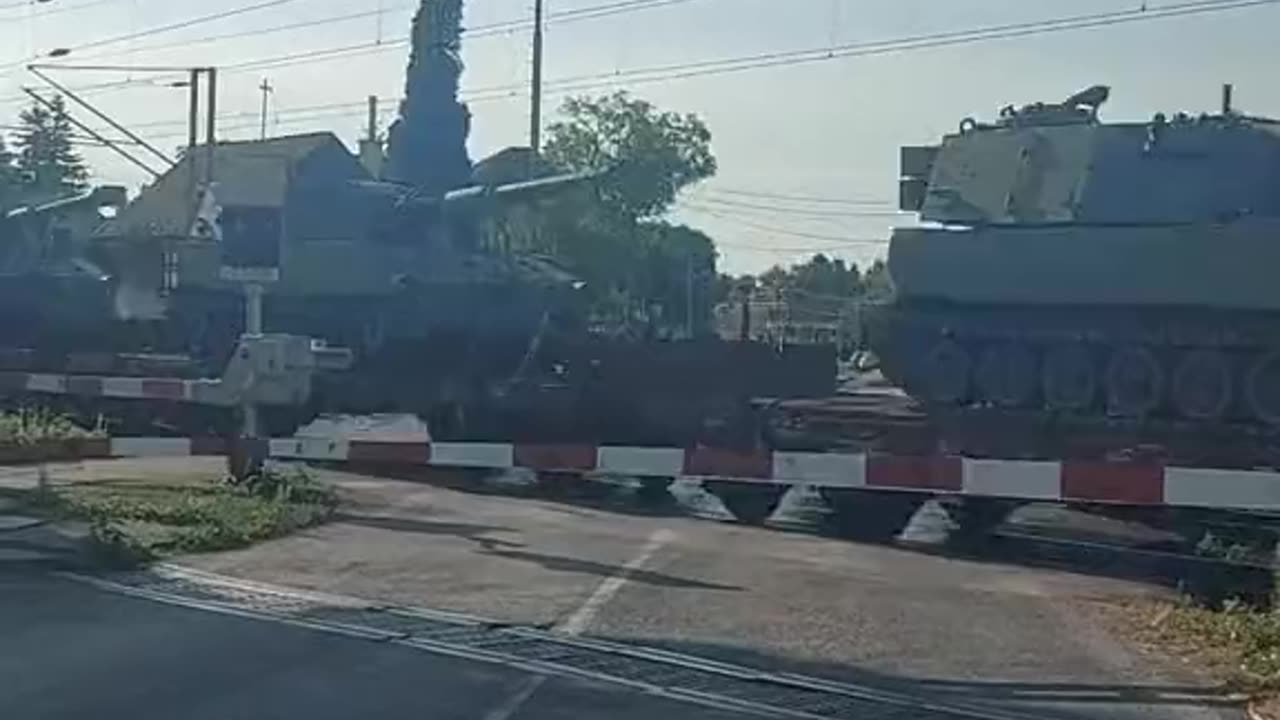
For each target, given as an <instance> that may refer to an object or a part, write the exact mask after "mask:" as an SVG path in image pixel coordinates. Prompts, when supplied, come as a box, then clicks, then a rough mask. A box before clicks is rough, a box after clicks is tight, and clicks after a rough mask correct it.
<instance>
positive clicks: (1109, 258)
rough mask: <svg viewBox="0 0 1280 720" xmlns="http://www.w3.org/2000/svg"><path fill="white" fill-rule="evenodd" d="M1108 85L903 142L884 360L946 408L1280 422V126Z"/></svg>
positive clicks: (881, 348) (883, 314) (912, 388)
mask: <svg viewBox="0 0 1280 720" xmlns="http://www.w3.org/2000/svg"><path fill="white" fill-rule="evenodd" d="M1108 95H1109V90H1108V88H1106V87H1103V86H1097V87H1094V88H1090V89H1088V90H1086V91H1084V92H1081V93H1078V94H1076V95H1073V96H1072V97H1070V98H1068V99H1067V100H1066V101H1064V102H1061V103H1048V104H1046V103H1037V104H1033V105H1027V106H1024V107H1021V108H1014V107H1012V106H1010V107H1007V108H1005V109H1004V110H1003V111H1002V112H1001V113H1000V116H999V118H998V119H997V120H995V121H994V122H989V123H988V122H981V121H977V120H974V119H971V118H970V119H965V120H964V121H963V122H962V123H961V124H960V126H959V128H958V131H957V132H955V133H954V134H951V135H948V136H946V137H945V138H943V140H942V142H941V143H940V144H939V145H935V146H929V147H908V148H904V149H903V151H902V178H903V179H902V182H901V206H902V208H903V209H904V210H908V211H915V212H918V213H919V218H920V221H921V222H920V223H919V224H918V225H917V226H914V227H904V228H901V229H898V230H896V231H895V232H894V234H893V237H892V242H891V245H890V250H889V261H888V264H889V271H890V275H891V277H892V280H893V284H894V287H895V298H894V299H893V300H892V302H890V303H888V304H886V305H883V306H880V307H878V308H876V309H875V311H874V312H872V313H871V314H870V315H871V316H870V318H869V326H870V327H869V329H870V332H871V335H872V337H871V343H872V345H873V348H874V350H875V351H876V354H877V355H878V356H879V358H880V360H881V363H882V368H883V372H884V373H885V375H886V376H887V377H888V378H889V379H890V380H891V381H892V382H894V383H895V384H897V385H899V386H901V387H903V388H905V389H906V390H907V392H908V393H910V394H911V395H913V396H915V397H917V398H919V399H920V400H922V401H925V402H927V403H929V404H932V405H934V406H951V407H955V406H988V407H998V408H1023V409H1032V410H1037V411H1051V412H1054V413H1060V414H1066V415H1071V416H1082V415H1083V416H1099V417H1121V418H1138V419H1145V418H1156V417H1163V418H1174V419H1178V420H1186V421H1193V422H1195V423H1220V422H1228V421H1241V422H1249V423H1258V424H1261V425H1263V426H1275V425H1280V285H1278V284H1277V282H1276V276H1275V272H1276V270H1275V269H1276V268H1277V267H1280V123H1277V122H1276V121H1273V120H1269V119H1264V118H1258V117H1251V116H1248V115H1245V114H1242V113H1240V112H1237V111H1235V110H1233V109H1232V108H1231V107H1230V101H1229V92H1228V93H1227V96H1226V98H1224V103H1223V109H1222V111H1221V112H1219V113H1216V114H1202V115H1195V116H1192V115H1189V114H1184V113H1179V114H1176V115H1173V116H1172V117H1169V116H1165V115H1163V114H1157V115H1155V116H1154V117H1153V118H1152V119H1151V120H1149V121H1146V122H1123V123H1112V122H1104V121H1103V120H1101V119H1100V117H1099V108H1100V106H1101V105H1102V104H1103V103H1104V102H1105V101H1106V99H1107V97H1108Z"/></svg>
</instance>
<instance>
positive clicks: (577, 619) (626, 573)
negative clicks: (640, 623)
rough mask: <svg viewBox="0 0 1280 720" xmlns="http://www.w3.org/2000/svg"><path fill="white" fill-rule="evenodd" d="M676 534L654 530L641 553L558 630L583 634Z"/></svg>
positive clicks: (571, 633)
mask: <svg viewBox="0 0 1280 720" xmlns="http://www.w3.org/2000/svg"><path fill="white" fill-rule="evenodd" d="M675 536H676V535H675V533H673V532H671V531H670V530H666V529H663V530H656V531H654V533H653V534H652V535H650V536H649V542H647V543H645V545H644V547H643V548H642V549H641V550H640V554H639V555H636V556H635V557H633V558H631V561H630V562H628V563H627V564H626V565H623V566H622V569H621V570H619V571H618V572H616V573H614V574H613V575H612V576H610V577H609V578H607V579H606V580H605V581H604V582H602V583H600V585H599V586H598V587H596V589H595V592H593V593H591V597H588V598H587V600H586V602H584V603H582V605H581V606H579V607H578V609H577V610H575V611H574V612H573V614H572V615H570V616H569V617H568V618H566V619H565V620H564V622H561V623H559V624H558V625H557V626H556V630H558V631H559V632H562V633H565V634H566V635H581V634H582V631H584V630H586V629H587V626H588V625H590V624H591V622H592V621H593V620H595V619H596V615H599V614H600V611H601V610H602V609H603V608H604V606H605V604H606V603H608V602H609V601H610V600H612V599H613V596H614V595H617V594H618V591H619V590H621V589H622V588H623V586H625V585H626V584H627V581H628V580H630V579H631V574H632V573H634V572H635V571H637V570H639V569H640V568H641V567H644V564H645V563H647V562H649V561H650V560H652V559H653V556H654V555H655V554H657V552H658V550H660V549H662V546H663V545H666V544H667V543H670V542H671V541H672V540H674V539H675Z"/></svg>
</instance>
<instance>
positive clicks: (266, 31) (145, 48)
mask: <svg viewBox="0 0 1280 720" xmlns="http://www.w3.org/2000/svg"><path fill="white" fill-rule="evenodd" d="M414 5H416V3H415V4H410V3H401V4H399V5H394V6H392V7H389V8H381V9H377V10H362V11H360V12H355V13H346V14H343V15H330V16H326V17H320V18H315V19H313V20H302V21H299V22H295V23H288V24H285V25H269V26H266V27H258V28H251V29H246V30H237V31H235V32H227V33H222V34H218V35H205V36H202V37H198V38H188V39H183V40H173V41H166V42H163V43H152V44H149V45H141V46H135V47H133V48H130V50H129V53H130V54H135V55H136V54H139V53H146V52H152V51H155V50H168V49H170V48H175V47H188V46H191V45H204V44H206V43H211V42H221V41H223V40H236V39H240V38H246V37H252V36H256V35H270V34H273V33H279V32H289V31H293V30H303V29H307V28H314V27H319V26H321V25H335V24H338V23H343V22H350V21H352V20H361V19H364V18H368V17H374V16H377V15H380V14H383V13H386V12H395V11H398V10H403V9H406V8H410V7H414ZM118 54H119V53H117V52H115V51H112V52H106V53H94V54H90V55H87V56H85V57H86V59H93V58H101V57H111V56H114V55H118Z"/></svg>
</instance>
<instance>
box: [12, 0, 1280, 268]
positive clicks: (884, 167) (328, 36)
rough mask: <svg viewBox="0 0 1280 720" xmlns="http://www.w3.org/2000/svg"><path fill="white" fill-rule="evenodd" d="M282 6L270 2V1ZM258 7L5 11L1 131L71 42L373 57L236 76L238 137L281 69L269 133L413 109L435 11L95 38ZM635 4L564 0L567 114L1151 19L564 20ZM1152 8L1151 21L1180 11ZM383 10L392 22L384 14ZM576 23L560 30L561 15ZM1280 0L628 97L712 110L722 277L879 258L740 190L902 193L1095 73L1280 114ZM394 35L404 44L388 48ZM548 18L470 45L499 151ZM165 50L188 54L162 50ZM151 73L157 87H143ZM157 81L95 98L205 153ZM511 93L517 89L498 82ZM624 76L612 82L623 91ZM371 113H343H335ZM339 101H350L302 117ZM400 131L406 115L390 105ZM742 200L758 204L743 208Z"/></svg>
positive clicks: (240, 19) (155, 57)
mask: <svg viewBox="0 0 1280 720" xmlns="http://www.w3.org/2000/svg"><path fill="white" fill-rule="evenodd" d="M261 1H262V0H256V2H261ZM256 2H255V0H206V1H205V2H200V3H196V2H191V1H190V0H51V2H49V3H45V4H39V5H26V4H24V3H22V2H19V1H18V0H0V62H3V64H4V65H3V68H2V69H0V124H2V123H12V122H13V121H14V119H16V115H17V112H18V110H19V109H20V106H21V104H22V103H21V101H20V100H19V97H20V93H19V92H18V88H19V87H20V85H21V84H23V83H28V84H33V85H34V84H36V81H35V80H34V79H33V78H31V77H29V76H27V75H26V73H25V72H24V71H22V70H21V69H20V66H21V63H22V62H23V61H24V60H26V59H28V58H30V57H32V56H33V55H36V54H39V53H45V52H48V51H49V50H51V49H53V48H57V47H67V48H71V49H73V50H74V51H75V52H73V54H72V56H71V57H69V58H68V59H67V60H66V61H65V62H71V61H72V60H76V61H82V62H90V61H92V62H110V63H134V64H165V65H179V66H189V65H195V64H198V65H219V66H230V65H233V64H235V63H241V62H246V61H253V60H259V59H263V58H275V57H280V56H284V55H289V54H293V53H304V52H307V51H312V50H322V49H326V48H335V47H345V46H361V45H364V46H366V47H364V48H363V49H359V50H357V51H356V52H354V53H353V54H348V55H345V56H340V57H334V58H329V59H327V60H325V61H323V62H310V63H296V64H290V65H285V66H280V67H274V68H263V69H259V68H249V69H242V70H238V71H237V70H230V71H228V72H225V73H224V78H223V92H222V97H221V101H220V102H221V108H220V110H221V112H223V113H229V114H232V115H233V116H232V117H228V118H227V119H225V120H224V121H223V126H224V134H223V137H225V138H247V137H252V136H255V135H256V134H257V132H258V122H257V118H256V114H257V111H258V107H259V102H260V94H259V92H258V90H257V86H258V84H259V83H260V82H261V81H262V79H263V78H264V77H267V78H269V79H270V81H271V83H272V84H273V85H275V87H276V91H275V94H274V96H273V97H272V99H271V112H270V113H269V118H270V122H269V128H270V131H271V132H272V133H275V134H283V133H291V132H302V131H308V130H316V129H326V128H327V129H332V130H334V131H335V132H337V133H338V134H339V135H340V136H342V137H343V139H344V140H347V141H348V142H354V140H355V139H356V138H357V137H358V136H359V134H360V133H361V128H362V125H363V122H364V120H363V117H364V111H363V109H362V108H361V107H359V103H360V102H361V100H362V99H363V98H364V96H366V95H368V94H378V95H381V96H382V97H384V98H395V97H398V96H399V94H400V92H401V86H402V83H403V70H404V64H405V61H406V55H407V48H406V46H405V45H403V44H401V43H398V42H397V41H399V40H401V39H402V38H404V36H405V35H406V34H407V32H408V28H409V19H410V16H411V14H412V12H413V7H414V6H415V5H416V2H415V1H414V0H381V2H380V3H379V2H378V0H361V2H359V3H350V2H342V1H341V0H288V1H287V2H282V4H280V5H278V6H275V7H272V8H268V9H263V10H259V11H256V12H252V13H246V14H242V15H238V16H235V17H231V18H228V19H225V20H221V21H218V22H213V23H204V24H199V25H196V26H193V27H189V28H186V29H182V30H178V31H172V32H165V33H162V34H153V35H149V36H146V37H142V38H138V39H135V40H132V41H121V42H115V43H111V44H105V45H98V46H94V47H88V48H86V47H84V46H85V45H86V44H89V43H94V42H95V41H101V40H102V39H110V38H116V37H119V36H122V35H126V34H130V33H134V32H137V31H144V30H146V29H148V28H154V27H157V26H162V25H167V24H170V23H175V22H180V21H183V20H187V19H190V18H197V17H200V16H204V15H209V14H212V13H216V12H219V11H223V10H230V9H234V8H238V7H243V6H247V5H252V4H256ZM617 2H618V0H547V3H548V12H549V13H550V14H551V21H550V23H549V26H548V33H547V80H548V82H549V83H550V87H551V88H552V90H551V92H550V95H549V98H548V101H549V106H550V107H549V109H548V114H549V116H550V117H549V119H554V107H555V105H556V104H557V103H558V102H559V101H560V100H562V99H563V91H559V90H557V89H556V84H557V82H558V81H561V80H562V79H564V78H574V77H578V76H583V75H599V74H601V73H604V74H608V73H614V72H624V73H625V72H628V71H632V70H635V69H637V68H652V67H658V66H664V65H670V64H679V63H687V62H696V61H702V60H712V59H718V58H724V57H736V56H745V55H753V54H758V53H769V52H777V51H788V50H796V49H807V48H815V47H825V46H829V45H842V44H848V43H859V42H870V41H877V40H886V39H895V38H902V37H907V36H912V35H919V34H925V33H935V32H943V31H949V30H956V29H966V28H977V27H984V26H991V25H1000V24H1007V23H1014V22H1019V21H1034V20H1043V19H1049V18H1058V17H1065V16H1072V15H1081V14H1087V13H1093V12H1105V11H1116V10H1131V9H1136V8H1138V7H1140V6H1141V5H1142V4H1143V3H1142V2H1141V0H1021V1H1018V2H1015V1H1013V0H672V1H671V2H670V3H669V4H667V5H664V6H660V7H652V8H649V9H644V10H636V11H633V12H619V13H616V14H614V15H611V16H607V17H600V18H594V19H582V18H579V19H576V20H574V21H571V22H570V21H565V20H564V19H563V14H564V13H566V12H569V13H572V12H573V11H575V10H581V9H583V8H589V7H595V6H602V5H614V4H616V3H617ZM1168 4H1170V3H1169V1H1168V0H1163V1H1161V0H1152V1H1151V2H1149V3H1147V5H1148V7H1149V10H1154V9H1156V8H1160V7H1164V6H1167V5H1168ZM530 5H531V0H468V3H467V16H466V22H467V25H468V26H469V27H471V28H477V29H480V30H483V29H484V28H486V27H487V26H492V25H493V24H494V23H501V22H504V21H513V20H520V19H522V18H528V17H529V14H530ZM380 7H381V8H383V9H384V12H383V13H382V14H381V15H379V14H378V13H377V12H376V11H377V10H378V9H379V8H380ZM355 13H367V14H366V16H364V17H359V18H354V19H349V20H346V21H342V22H334V23H325V24H318V25H314V26H312V27H308V28H305V29H295V30H290V31H278V32H273V33H269V34H259V35H251V36H247V37H242V38H238V39H223V40H218V41H214V42H201V40H202V39H205V38H208V37H209V36H213V35H225V34H231V33H237V32H244V31H252V30H255V29H264V28H269V27H274V26H280V25H284V24H293V23H299V22H304V21H308V20H323V19H326V18H332V17H335V16H340V15H351V14H355ZM558 14H559V15H561V16H562V18H561V19H557V18H556V16H557V15H558ZM1276 28H1280V3H1277V4H1270V5H1263V6H1260V7H1254V8H1250V9H1240V10H1233V11H1229V12H1221V13H1216V14H1205V15H1199V16H1192V17H1186V18H1179V19H1166V20H1154V21H1148V22H1142V23H1134V24H1124V25H1116V26H1112V27H1108V28H1100V29H1092V30H1082V31H1073V32H1063V33H1057V34H1052V35H1040V36H1034V37H1026V38H1018V39H1004V40H996V41H990V42H984V43H980V44H973V45H963V46H958V47H947V48H933V49H927V50H920V51H913V52H908V53H897V54H886V55H878V56H871V57H859V58H846V59H833V60H828V61H823V62H815V63H807V64H800V65H793V66H787V67H775V68H768V69H758V70H751V71H746V72H740V73H733V74H725V75H712V76H704V77H695V78H686V79H680V80H668V81H665V82H659V83H645V84H634V83H630V82H629V81H627V80H625V79H624V80H619V81H618V82H617V83H616V86H617V87H624V88H630V89H631V90H632V91H633V92H634V93H635V94H637V95H640V96H642V97H645V98H647V99H650V100H652V101H653V102H655V103H656V104H658V105H660V106H662V107H664V108H669V109H672V110H678V111H682V112H696V113H698V114H699V115H701V116H702V117H703V118H705V120H706V121H707V123H708V124H709V125H710V127H711V129H712V132H713V133H714V146H715V150H716V153H717V155H718V157H719V159H720V163H721V172H720V174H719V176H718V177H717V178H716V179H714V180H713V181H711V182H709V183H707V184H706V186H705V187H704V188H700V189H698V190H696V191H695V192H694V193H692V194H690V196H689V197H688V199H687V200H686V202H685V203H684V205H683V207H682V209H681V210H680V211H679V212H678V213H677V218H678V219H679V220H682V221H685V222H689V223H690V224H693V225H696V226H698V227H701V228H703V229H704V230H706V231H708V232H709V233H711V234H712V235H713V237H715V238H716V240H717V241H718V242H719V243H720V245H721V249H722V266H723V267H725V268H726V269H728V270H731V271H734V272H743V271H756V270H761V269H763V268H765V267H768V266H769V265H771V264H773V263H776V262H784V263H785V262H792V261H795V260H797V259H799V258H800V257H802V256H803V255H805V254H806V253H808V252H809V251H811V250H813V249H816V248H824V249H825V248H831V249H832V254H836V255H840V256H843V257H846V258H849V259H851V260H855V261H858V262H860V263H865V262H867V261H868V260H870V259H871V258H873V257H875V256H877V255H878V254H880V253H882V252H883V246H882V245H880V244H877V243H875V242H869V243H866V244H859V243H856V242H853V241H854V240H870V241H877V240H883V239H884V238H885V237H887V234H888V229H889V227H891V226H892V225H893V224H894V223H895V222H897V220H896V219H895V218H893V217H892V216H885V215H875V214H872V215H865V214H862V215H857V216H854V215H850V214H848V213H849V212H850V211H852V210H854V209H853V208H852V206H846V205H836V204H811V203H791V202H784V201H780V200H772V199H759V198H754V199H753V198H751V197H749V196H742V195H736V194H734V193H737V192H739V191H747V192H765V193H775V194H789V195H797V196H803V197H822V198H836V199H844V200H857V201H868V202H872V203H877V202H878V203H881V205H870V206H867V207H865V208H863V209H862V211H856V212H866V211H883V210H886V209H891V207H890V205H891V203H892V202H893V199H894V198H895V196H896V178H897V167H896V165H897V152H898V150H897V149H898V147H899V146H900V145H903V144H917V143H929V142H933V141H936V139H937V138H938V137H939V136H940V135H941V134H942V133H945V132H948V131H951V130H952V129H954V128H955V126H956V124H957V123H958V121H959V120H960V119H961V118H962V117H964V116H966V115H978V116H984V115H985V116H991V115H993V114H994V113H995V112H996V110H997V109H998V108H999V107H1000V106H1003V105H1005V104H1009V103H1023V102H1030V101H1035V100H1057V99H1061V98H1062V97H1065V96H1066V95H1067V94H1069V93H1071V92H1073V91H1075V90H1077V89H1080V88H1083V87H1086V86H1088V85H1091V84H1094V83H1106V84H1110V85H1112V86H1113V94H1112V101H1111V103H1110V104H1109V105H1108V106H1107V107H1106V109H1105V111H1104V115H1105V116H1106V117H1108V118H1113V119H1146V118H1148V117H1150V116H1151V115H1152V114H1153V113H1154V112H1156V111H1157V110H1163V111H1166V112H1171V111H1176V110H1189V111H1201V110H1208V109H1212V108H1214V107H1216V105H1217V102H1218V93H1219V86H1220V85H1221V83H1223V82H1226V81H1230V82H1234V83H1235V84H1236V87H1237V91H1236V92H1237V102H1238V104H1239V105H1240V106H1242V107H1243V108H1244V109H1246V110H1248V111H1249V112H1251V113H1254V114H1269V115H1280V89H1278V88H1277V85H1276V84H1275V81H1274V78H1273V77H1272V73H1273V70H1274V68H1276V67H1280V62H1278V61H1280V44H1278V43H1276V41H1275V29H1276ZM380 39H381V41H382V45H381V46H380V47H379V46H377V45H376V43H378V42H379V40H380ZM529 42H530V32H529V30H528V29H527V28H517V29H511V30H505V31H500V32H493V31H485V32H477V33H475V35H474V36H472V37H470V38H468V39H467V40H466V41H465V59H466V61H467V64H468V69H467V74H466V76H465V77H464V88H466V89H467V90H468V94H469V95H470V97H472V98H476V101H475V102H474V103H473V104H472V112H473V114H474V117H475V120H474V130H473V134H472V141H471V143H472V151H473V154H474V155H475V156H477V157H479V156H482V155H484V154H487V153H489V152H492V151H494V150H497V149H500V148H501V147H504V146H507V145H512V144H520V143H523V142H525V135H526V127H527V120H526V119H525V118H526V113H527V96H526V94H525V93H524V91H523V89H522V86H523V85H524V84H525V83H527V81H528V77H529V63H528V53H529ZM157 45H164V46H167V47H155V46H157ZM58 77H59V79H61V80H64V81H66V82H67V83H69V84H71V85H73V86H85V85H92V84H98V83H103V82H110V81H118V80H128V79H130V77H129V76H128V75H126V74H101V75H100V74H87V73H80V72H77V73H70V72H63V73H59V74H58ZM144 77H151V76H141V75H139V76H135V77H134V78H133V79H134V80H141V79H143V78H144ZM173 79H176V78H175V77H171V76H163V75H161V76H156V77H155V78H154V80H153V83H152V84H134V85H130V86H126V87H116V88H107V89H105V90H103V89H100V90H98V91H96V92H94V93H93V94H92V95H91V97H92V98H93V99H94V101H95V102H98V103H100V104H101V106H102V107H103V108H104V109H106V110H107V111H108V112H110V113H112V114H113V115H114V116H116V117H117V118H118V119H120V120H121V121H123V122H125V123H126V124H131V125H134V126H136V127H137V129H138V131H139V132H140V133H142V134H144V135H145V136H147V137H148V138H149V139H152V140H154V141H155V142H156V143H157V144H160V145H162V146H163V147H166V148H173V147H176V146H177V145H179V144H181V143H182V142H183V138H184V135H185V133H184V118H185V97H184V93H183V91H182V90H176V89H173V88H169V87H165V83H167V82H169V81H171V80H173ZM492 88H497V89H496V90H490V89H492ZM609 89H610V87H608V86H607V85H602V86H600V87H596V88H593V89H592V90H591V91H592V92H605V91H607V90H609ZM339 103H351V104H350V105H346V106H338V107H333V105H334V104H339ZM317 105H330V107H328V108H319V109H311V110H301V111H299V110H297V109H298V108H308V107H313V106H317ZM386 107H387V111H388V113H387V115H386V116H384V121H389V120H390V117H391V115H390V113H391V111H392V110H393V107H392V103H391V102H388V103H387V104H386ZM85 154H86V156H87V157H88V158H89V159H90V161H91V162H92V164H93V168H94V171H95V175H96V177H97V179H98V180H100V181H116V182H124V183H126V184H128V185H130V186H131V187H137V186H138V185H140V184H141V183H142V182H143V181H144V180H145V179H146V178H145V176H144V175H143V174H141V173H140V172H138V171H136V170H135V169H133V168H132V167H131V166H129V165H127V164H126V163H124V162H123V161H121V160H120V159H119V158H117V157H115V156H114V155H112V154H110V153H109V152H108V151H104V150H101V149H98V148H86V149H85ZM732 203H737V204H736V205H735V204H732Z"/></svg>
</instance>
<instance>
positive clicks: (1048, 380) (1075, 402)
mask: <svg viewBox="0 0 1280 720" xmlns="http://www.w3.org/2000/svg"><path fill="white" fill-rule="evenodd" d="M1040 381H1041V386H1042V389H1043V391H1044V401H1045V404H1046V405H1047V406H1048V407H1049V408H1050V409H1052V410H1064V411H1071V412H1076V411H1081V410H1088V409H1089V408H1090V407H1092V406H1093V403H1094V398H1095V397H1096V396H1097V393H1098V371H1097V368H1095V367H1094V362H1093V356H1092V355H1091V354H1090V353H1089V350H1088V348H1086V347H1085V346H1084V345H1083V344H1081V343H1063V344H1061V345H1056V346H1054V347H1051V348H1049V351H1048V352H1046V353H1045V356H1044V364H1043V365H1042V366H1041V368H1040Z"/></svg>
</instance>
